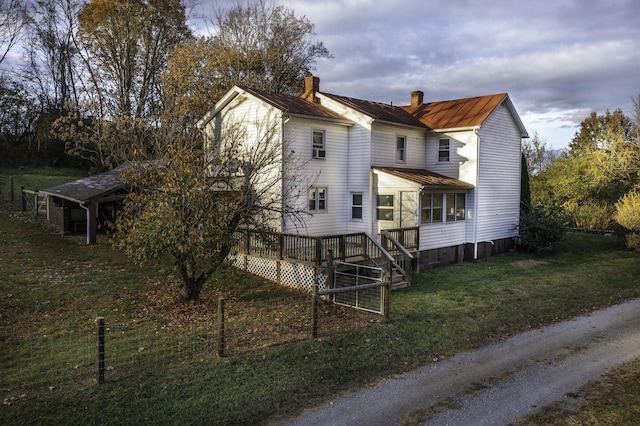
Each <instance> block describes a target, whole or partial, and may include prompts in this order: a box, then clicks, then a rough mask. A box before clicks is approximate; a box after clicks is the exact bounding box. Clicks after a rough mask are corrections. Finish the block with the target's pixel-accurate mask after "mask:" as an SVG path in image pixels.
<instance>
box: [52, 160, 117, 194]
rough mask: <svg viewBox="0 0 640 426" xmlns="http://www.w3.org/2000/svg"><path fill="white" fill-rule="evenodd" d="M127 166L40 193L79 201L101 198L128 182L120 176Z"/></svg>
mask: <svg viewBox="0 0 640 426" xmlns="http://www.w3.org/2000/svg"><path fill="white" fill-rule="evenodd" d="M127 167H128V165H126V164H125V165H121V166H119V167H116V168H115V169H113V170H111V171H108V172H104V173H100V174H97V175H93V176H89V177H86V178H82V179H78V180H75V181H73V182H69V183H64V184H62V185H58V186H54V187H52V188H48V189H45V190H43V191H40V193H41V194H46V195H51V196H54V197H59V198H64V199H66V200H70V201H74V202H77V203H86V202H89V201H95V200H99V199H100V198H102V197H104V196H106V195H109V194H112V193H113V192H115V191H117V190H119V189H121V188H124V187H125V185H126V183H125V181H124V180H123V179H121V178H120V173H121V172H122V171H124V170H125V169H126V168H127Z"/></svg>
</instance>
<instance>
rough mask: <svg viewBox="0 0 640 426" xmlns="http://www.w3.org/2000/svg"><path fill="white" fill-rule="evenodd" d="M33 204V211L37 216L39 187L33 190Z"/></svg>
mask: <svg viewBox="0 0 640 426" xmlns="http://www.w3.org/2000/svg"><path fill="white" fill-rule="evenodd" d="M33 192H34V194H33V206H34V207H35V212H36V216H38V210H40V208H39V207H38V193H39V192H40V190H39V189H37V188H36V190H35V191H33Z"/></svg>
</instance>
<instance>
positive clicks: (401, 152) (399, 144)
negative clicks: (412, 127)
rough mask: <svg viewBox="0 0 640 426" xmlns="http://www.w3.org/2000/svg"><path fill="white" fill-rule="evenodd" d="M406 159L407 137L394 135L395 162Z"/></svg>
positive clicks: (402, 161)
mask: <svg viewBox="0 0 640 426" xmlns="http://www.w3.org/2000/svg"><path fill="white" fill-rule="evenodd" d="M406 161H407V138H406V136H396V162H398V163H404V162H406Z"/></svg>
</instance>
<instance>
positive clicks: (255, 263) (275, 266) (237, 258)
mask: <svg viewBox="0 0 640 426" xmlns="http://www.w3.org/2000/svg"><path fill="white" fill-rule="evenodd" d="M228 261H229V263H230V264H231V265H233V266H234V267H236V268H238V269H242V270H244V271H247V272H249V273H252V274H254V275H258V276H260V277H262V278H265V279H267V280H269V281H273V282H275V283H277V284H280V285H283V286H285V287H291V288H295V289H296V290H300V291H302V292H305V293H311V292H312V291H313V283H314V282H315V280H316V274H317V277H318V290H324V289H325V288H326V282H327V273H326V269H325V268H322V269H321V270H319V271H317V269H318V268H316V267H315V266H313V265H307V264H302V263H291V262H287V261H284V260H275V259H265V258H260V257H253V256H246V255H243V254H236V255H230V256H229V258H228Z"/></svg>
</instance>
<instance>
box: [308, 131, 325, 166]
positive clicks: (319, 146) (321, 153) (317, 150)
mask: <svg viewBox="0 0 640 426" xmlns="http://www.w3.org/2000/svg"><path fill="white" fill-rule="evenodd" d="M317 135H318V136H320V138H321V141H320V142H319V143H318V142H317V141H316V136H317ZM326 140H327V133H326V132H325V131H324V130H320V129H312V130H311V155H312V157H313V158H314V159H320V160H323V159H324V158H325V157H326V155H327V142H326Z"/></svg>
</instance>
